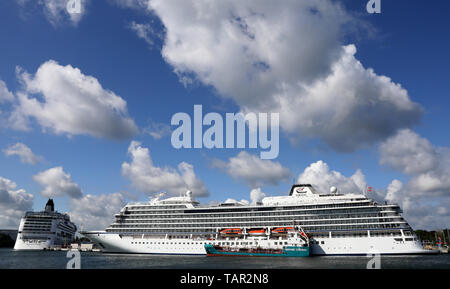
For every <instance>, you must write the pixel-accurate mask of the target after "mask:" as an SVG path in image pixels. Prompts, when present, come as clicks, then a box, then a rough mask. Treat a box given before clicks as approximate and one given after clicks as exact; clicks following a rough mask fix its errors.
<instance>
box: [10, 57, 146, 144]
mask: <svg viewBox="0 0 450 289" xmlns="http://www.w3.org/2000/svg"><path fill="white" fill-rule="evenodd" d="M18 77H19V78H20V81H21V82H22V84H23V89H24V91H23V92H19V93H17V95H18V104H17V106H16V109H15V111H14V112H13V113H12V115H11V118H10V120H11V122H12V126H13V127H16V128H24V129H26V128H27V127H28V121H29V118H34V119H36V120H37V122H38V123H39V124H40V125H41V126H42V128H43V129H44V130H50V131H52V132H54V133H56V134H66V135H69V136H70V135H79V134H82V135H92V136H96V137H100V138H102V137H104V138H109V139H127V138H131V137H132V136H133V135H135V134H136V133H137V132H138V129H137V126H136V124H135V123H134V121H133V120H132V119H131V118H130V117H129V116H128V112H127V104H126V101H125V100H123V99H122V98H121V97H120V96H118V95H116V94H115V93H113V92H112V91H109V90H105V89H104V88H103V87H102V86H101V84H100V83H99V81H98V80H97V79H96V78H95V77H93V76H87V75H84V74H83V73H82V72H81V71H80V70H79V69H78V68H74V67H72V66H70V65H67V66H61V65H59V64H58V63H57V62H55V61H53V60H50V61H47V62H45V63H43V64H42V65H41V66H40V67H39V69H38V70H37V72H36V74H35V75H30V74H28V73H26V72H23V71H21V69H18Z"/></svg>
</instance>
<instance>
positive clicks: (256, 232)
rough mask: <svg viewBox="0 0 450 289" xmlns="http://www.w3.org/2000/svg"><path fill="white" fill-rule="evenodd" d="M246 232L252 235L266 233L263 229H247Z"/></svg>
mask: <svg viewBox="0 0 450 289" xmlns="http://www.w3.org/2000/svg"><path fill="white" fill-rule="evenodd" d="M248 233H249V234H250V235H253V236H264V235H265V234H266V230H264V229H250V231H248Z"/></svg>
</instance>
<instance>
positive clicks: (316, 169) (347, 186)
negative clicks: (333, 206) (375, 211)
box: [297, 161, 367, 194]
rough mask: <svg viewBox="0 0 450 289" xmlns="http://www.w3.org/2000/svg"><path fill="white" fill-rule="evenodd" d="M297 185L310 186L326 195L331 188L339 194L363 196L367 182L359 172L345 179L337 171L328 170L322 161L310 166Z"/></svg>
mask: <svg viewBox="0 0 450 289" xmlns="http://www.w3.org/2000/svg"><path fill="white" fill-rule="evenodd" d="M297 183H301V184H311V185H312V186H313V187H314V188H316V189H317V190H318V191H319V192H320V193H322V194H327V193H329V191H330V188H331V187H332V186H334V187H337V189H338V191H339V192H340V193H344V194H346V193H355V194H363V193H365V192H366V188H367V182H366V178H365V176H364V174H363V173H362V172H361V170H357V171H356V172H355V173H354V174H353V175H352V176H350V177H346V176H344V175H343V174H341V173H340V172H338V171H334V170H330V168H329V167H328V165H327V164H326V163H325V162H323V161H317V162H315V163H312V164H310V165H309V166H308V167H307V168H306V169H305V170H304V171H303V173H301V174H300V175H299V177H298V180H297Z"/></svg>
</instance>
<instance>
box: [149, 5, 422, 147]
mask: <svg viewBox="0 0 450 289" xmlns="http://www.w3.org/2000/svg"><path fill="white" fill-rule="evenodd" d="M148 8H149V9H150V11H152V12H153V13H154V14H156V15H157V16H158V17H159V18H160V20H161V22H162V24H163V25H164V28H165V38H164V45H163V48H162V55H163V57H164V59H165V60H166V62H167V63H169V64H170V65H172V67H173V69H174V72H175V73H177V74H178V76H179V78H180V81H182V82H184V83H185V84H187V83H192V82H195V81H199V82H201V83H203V84H205V85H207V86H211V87H213V88H215V89H216V90H217V91H218V92H219V95H221V96H222V97H224V98H231V99H233V100H234V101H235V102H236V103H237V104H238V105H239V106H240V108H241V109H242V110H243V111H245V112H279V113H280V117H281V118H280V125H281V128H282V130H284V131H285V132H287V133H289V134H291V135H292V136H293V137H294V138H298V137H307V138H319V139H321V140H322V141H324V142H325V143H327V144H328V145H329V146H330V147H332V148H333V149H335V150H337V151H345V152H349V151H353V150H355V149H358V148H361V147H366V146H370V145H372V144H373V143H376V142H378V141H382V140H384V139H386V138H387V137H389V136H391V135H393V134H394V133H395V132H396V131H397V130H398V129H402V128H405V127H410V126H412V125H413V124H415V123H417V122H418V121H419V120H420V118H421V116H422V113H423V111H422V108H421V107H420V106H419V105H418V104H416V103H414V102H413V101H411V99H410V97H409V95H408V92H407V91H406V90H405V89H404V88H403V87H402V86H401V85H400V84H398V83H395V82H394V81H392V80H391V79H390V78H389V77H386V76H383V75H377V74H376V73H375V72H374V70H372V69H367V68H365V67H364V66H363V65H362V64H361V63H360V62H359V61H358V60H357V59H356V58H355V54H356V47H355V46H354V45H352V44H349V45H347V44H345V43H342V39H343V36H345V35H346V34H347V32H348V31H349V30H350V29H348V27H349V26H350V25H351V24H349V23H359V21H358V20H357V19H354V18H353V17H352V16H350V15H349V14H348V13H347V12H346V11H345V10H344V8H343V7H342V6H341V5H339V3H337V2H336V1H329V0H296V1H283V2H282V3H280V2H278V1H271V0H262V1H261V0H258V1H256V0H255V1H239V0H235V1H206V0H200V1H198V0H197V1H193V0H192V1H188V0H187V1H171V0H150V1H148ZM351 20H355V21H351ZM352 28H353V27H352Z"/></svg>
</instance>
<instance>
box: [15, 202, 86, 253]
mask: <svg viewBox="0 0 450 289" xmlns="http://www.w3.org/2000/svg"><path fill="white" fill-rule="evenodd" d="M76 231H77V227H76V226H75V224H74V223H72V222H71V221H70V217H69V215H67V214H62V213H58V212H56V211H55V204H54V203H53V200H52V199H49V200H48V202H47V204H46V205H45V210H44V211H41V212H26V213H25V216H24V217H23V218H22V219H21V220H20V225H19V231H18V233H17V239H16V244H15V245H14V249H15V250H45V249H48V248H50V247H54V246H61V247H63V246H68V245H69V244H70V243H71V242H72V241H73V239H74V236H75V232H76Z"/></svg>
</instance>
